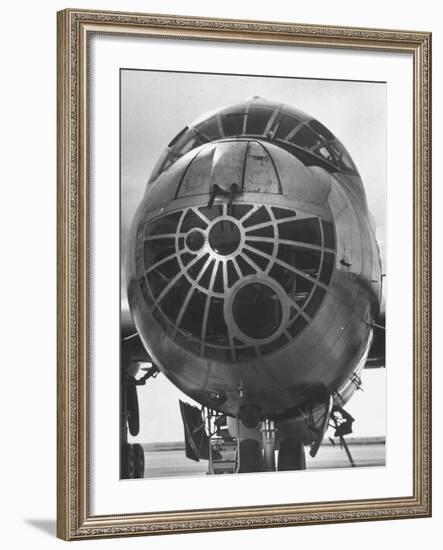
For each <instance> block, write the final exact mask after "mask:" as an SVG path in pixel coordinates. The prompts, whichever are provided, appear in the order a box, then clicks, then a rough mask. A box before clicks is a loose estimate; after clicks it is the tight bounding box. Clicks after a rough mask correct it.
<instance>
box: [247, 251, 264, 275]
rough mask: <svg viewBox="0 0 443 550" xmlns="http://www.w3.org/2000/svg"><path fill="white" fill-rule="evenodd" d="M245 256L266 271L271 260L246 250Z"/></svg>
mask: <svg viewBox="0 0 443 550" xmlns="http://www.w3.org/2000/svg"><path fill="white" fill-rule="evenodd" d="M244 254H245V255H246V256H247V257H248V258H250V259H251V260H252V261H253V262H254V264H255V265H256V266H258V268H259V269H261V270H262V271H264V270H265V269H266V268H267V267H268V264H269V260H268V259H267V258H264V257H263V256H259V255H258V254H255V253H254V252H251V251H250V250H245V251H244Z"/></svg>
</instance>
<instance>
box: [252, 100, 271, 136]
mask: <svg viewBox="0 0 443 550" xmlns="http://www.w3.org/2000/svg"><path fill="white" fill-rule="evenodd" d="M272 112H273V111H272V110H271V109H259V108H255V107H250V109H249V112H248V115H247V119H246V133H247V134H248V135H250V134H252V135H254V134H259V135H262V134H263V133H264V131H265V128H266V124H267V123H268V121H269V119H270V118H271V115H272Z"/></svg>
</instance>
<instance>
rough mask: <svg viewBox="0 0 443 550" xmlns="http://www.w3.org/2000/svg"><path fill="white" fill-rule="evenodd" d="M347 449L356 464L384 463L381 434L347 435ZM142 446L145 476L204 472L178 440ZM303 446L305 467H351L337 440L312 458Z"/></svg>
mask: <svg viewBox="0 0 443 550" xmlns="http://www.w3.org/2000/svg"><path fill="white" fill-rule="evenodd" d="M347 443H348V447H349V451H350V453H351V456H352V459H353V461H354V463H355V467H357V468H371V467H380V466H384V465H385V440H384V438H365V439H354V440H352V439H350V440H349V441H347ZM143 447H144V449H145V475H144V477H146V478H160V477H187V476H202V475H206V474H207V472H208V461H207V460H200V461H199V462H195V461H193V460H190V459H189V458H187V457H186V456H185V450H184V445H183V443H181V442H171V443H151V444H145V445H143ZM308 451H309V449H306V469H307V470H329V469H335V468H351V467H352V466H351V463H350V461H349V458H348V456H347V455H346V452H345V450H344V449H343V448H341V447H340V443H339V442H337V443H335V445H333V444H331V442H330V441H329V440H327V441H326V442H325V443H323V444H322V445H321V447H320V449H319V450H318V453H317V455H316V456H315V457H314V458H312V457H311V456H310V455H309V452H308Z"/></svg>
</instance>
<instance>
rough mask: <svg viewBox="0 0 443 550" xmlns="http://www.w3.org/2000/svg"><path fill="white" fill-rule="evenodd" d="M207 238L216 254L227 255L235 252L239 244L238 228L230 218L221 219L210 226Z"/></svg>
mask: <svg viewBox="0 0 443 550" xmlns="http://www.w3.org/2000/svg"><path fill="white" fill-rule="evenodd" d="M208 240H209V244H210V245H211V248H212V249H213V250H214V251H215V252H217V254H221V255H222V256H228V255H229V254H232V253H233V252H235V251H236V250H237V248H238V246H239V244H240V240H241V235H240V230H239V228H238V227H237V225H236V224H235V223H233V222H231V221H230V220H221V221H219V222H217V223H216V224H215V225H213V226H212V227H211V231H210V232H209V239H208Z"/></svg>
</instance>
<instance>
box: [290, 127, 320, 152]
mask: <svg viewBox="0 0 443 550" xmlns="http://www.w3.org/2000/svg"><path fill="white" fill-rule="evenodd" d="M289 141H290V142H291V143H294V144H295V145H299V146H300V147H306V148H308V149H309V148H311V147H314V145H316V144H317V143H321V142H319V139H318V137H317V136H316V135H315V133H314V132H313V131H312V130H310V129H309V128H308V127H307V126H302V127H301V128H300V130H298V131H297V132H296V133H295V134H294V135H293V136H292V137H291V139H290V140H289Z"/></svg>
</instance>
